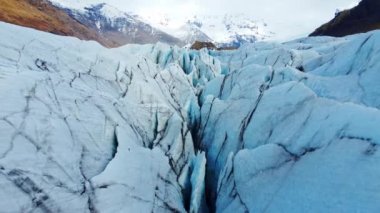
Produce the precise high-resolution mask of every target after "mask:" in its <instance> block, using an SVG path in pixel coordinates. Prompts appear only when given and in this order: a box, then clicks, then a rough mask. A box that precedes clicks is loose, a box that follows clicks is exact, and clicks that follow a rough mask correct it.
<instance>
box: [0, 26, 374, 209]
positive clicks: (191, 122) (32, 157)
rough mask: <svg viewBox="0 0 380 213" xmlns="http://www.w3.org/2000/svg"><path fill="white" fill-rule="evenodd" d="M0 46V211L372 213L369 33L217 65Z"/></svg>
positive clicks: (90, 48)
mask: <svg viewBox="0 0 380 213" xmlns="http://www.w3.org/2000/svg"><path fill="white" fill-rule="evenodd" d="M0 35H1V37H0V212H68V213H72V212H106V213H108V212H112V213H113V212H132V213H134V212H143V213H144V212H207V211H211V212H234V213H237V212H275V213H276V212H379V211H380V202H378V201H379V200H380V181H379V177H380V167H379V165H380V152H379V151H378V148H379V143H380V131H379V127H380V111H379V107H380V84H379V81H380V73H379V72H380V51H379V50H380V32H376V31H374V32H370V33H367V34H361V35H355V36H350V37H345V38H339V39H336V38H328V37H316V38H305V39H300V40H296V41H292V42H288V43H283V44H276V43H256V44H252V45H247V46H244V47H242V48H240V49H239V50H236V51H226V52H217V51H215V52H212V51H207V50H201V51H191V50H186V49H181V48H178V47H170V46H167V45H164V44H156V45H127V46H125V47H121V48H117V49H106V48H104V47H102V46H100V45H99V44H97V43H95V42H84V41H80V40H78V39H75V38H70V37H61V36H56V35H51V34H48V33H44V32H39V31H35V30H32V29H27V28H23V27H18V26H14V25H10V24H5V23H0Z"/></svg>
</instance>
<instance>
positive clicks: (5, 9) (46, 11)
mask: <svg viewBox="0 0 380 213" xmlns="http://www.w3.org/2000/svg"><path fill="white" fill-rule="evenodd" d="M0 20H1V21H4V22H8V23H13V24H17V25H21V26H25V27H30V28H35V29H38V30H42V31H46V32H51V33H55V34H58V35H66V36H75V37H77V38H79V39H82V40H95V41H98V42H100V43H101V44H103V45H105V46H113V45H114V43H113V42H109V41H107V40H105V39H103V38H101V37H100V36H99V35H98V34H97V32H96V31H94V30H93V29H89V28H87V27H86V26H83V25H82V24H80V23H78V22H77V21H76V20H74V19H72V18H71V17H70V16H68V15H67V14H66V13H65V12H64V11H63V10H61V9H59V8H56V7H54V6H53V5H52V4H51V3H50V2H49V1H47V0H19V1H8V0H0Z"/></svg>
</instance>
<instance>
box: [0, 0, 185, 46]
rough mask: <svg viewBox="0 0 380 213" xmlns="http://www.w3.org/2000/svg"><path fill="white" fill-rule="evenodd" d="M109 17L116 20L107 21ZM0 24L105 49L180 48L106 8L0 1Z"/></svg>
mask: <svg viewBox="0 0 380 213" xmlns="http://www.w3.org/2000/svg"><path fill="white" fill-rule="evenodd" d="M115 11H116V12H115ZM111 12H113V13H111ZM110 14H114V15H115V16H113V17H108V15H110ZM0 21H4V22H8V23H13V24H17V25H21V26H25V27H30V28H34V29H38V30H42V31H46V32H50V33H54V34H58V35H65V36H74V37H77V38H79V39H81V40H94V41H97V42H99V43H100V44H102V45H104V46H106V47H118V46H122V45H125V44H128V43H140V44H146V43H156V42H164V43H169V44H172V45H174V44H177V45H182V43H181V41H180V40H179V39H177V38H175V37H173V36H170V35H168V34H166V33H164V32H161V31H159V30H157V29H154V28H153V27H151V26H150V25H148V24H146V23H143V22H141V21H139V20H138V19H136V18H135V17H133V16H130V15H128V14H125V13H122V12H120V11H117V9H116V8H112V7H111V6H109V5H106V4H99V5H94V6H90V7H84V8H82V9H81V10H76V9H70V8H60V7H57V6H56V5H53V4H52V3H51V2H50V1H48V0H20V1H13V0H12V1H6V0H0Z"/></svg>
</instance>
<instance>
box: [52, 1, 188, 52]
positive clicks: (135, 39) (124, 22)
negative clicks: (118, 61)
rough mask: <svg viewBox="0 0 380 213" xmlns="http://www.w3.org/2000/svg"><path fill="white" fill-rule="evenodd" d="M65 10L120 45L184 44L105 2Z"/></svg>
mask: <svg viewBox="0 0 380 213" xmlns="http://www.w3.org/2000/svg"><path fill="white" fill-rule="evenodd" d="M57 5H58V6H59V4H57ZM64 10H65V11H66V13H67V14H68V15H69V16H70V17H72V18H73V19H75V20H76V21H78V22H79V23H81V24H83V25H85V26H87V27H88V28H90V29H93V30H96V31H97V32H98V33H99V34H100V35H101V36H102V37H103V38H105V39H107V40H109V41H113V42H115V43H117V44H118V46H121V45H123V44H129V43H137V44H148V43H157V42H163V43H168V44H171V45H180V46H181V45H182V42H181V41H180V40H179V39H178V38H175V37H173V36H171V35H169V34H167V33H164V32H162V31H160V30H157V29H155V28H153V27H152V26H150V25H149V24H146V23H144V22H142V21H140V20H139V19H137V17H134V16H132V15H129V14H127V13H124V12H121V11H119V10H118V9H116V8H114V7H112V6H110V5H108V4H105V3H102V4H97V5H91V6H86V7H84V8H82V9H75V8H64Z"/></svg>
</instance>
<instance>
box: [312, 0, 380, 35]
mask: <svg viewBox="0 0 380 213" xmlns="http://www.w3.org/2000/svg"><path fill="white" fill-rule="evenodd" d="M379 11H380V1H378V0H362V1H361V2H360V3H359V5H358V6H356V7H355V8H352V9H350V10H345V11H342V12H340V13H338V14H337V16H336V17H335V18H334V19H333V20H331V21H330V22H328V23H326V24H324V25H322V26H321V27H319V28H318V29H316V30H315V31H314V32H313V33H312V34H310V36H319V35H327V36H345V35H352V34H356V33H365V32H368V31H371V30H376V29H380V13H379Z"/></svg>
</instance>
